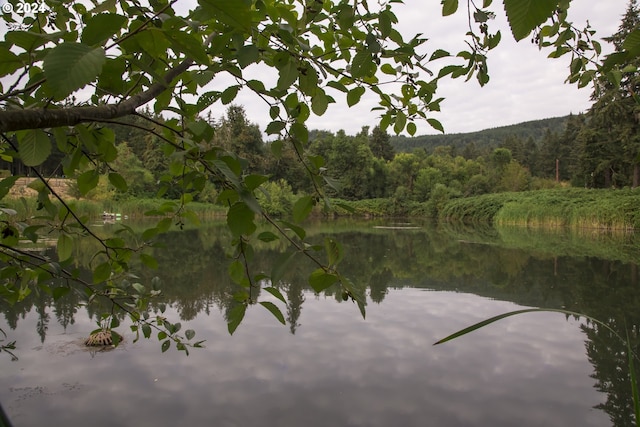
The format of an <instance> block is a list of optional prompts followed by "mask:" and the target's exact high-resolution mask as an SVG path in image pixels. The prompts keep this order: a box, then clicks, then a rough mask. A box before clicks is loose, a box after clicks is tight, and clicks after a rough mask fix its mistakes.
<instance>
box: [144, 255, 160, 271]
mask: <svg viewBox="0 0 640 427" xmlns="http://www.w3.org/2000/svg"><path fill="white" fill-rule="evenodd" d="M140 261H142V263H143V264H144V265H145V266H146V267H148V268H151V269H153V270H155V269H157V268H158V260H157V259H155V257H153V256H151V255H149V254H140Z"/></svg>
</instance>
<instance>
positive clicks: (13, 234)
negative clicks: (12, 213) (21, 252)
mask: <svg viewBox="0 0 640 427" xmlns="http://www.w3.org/2000/svg"><path fill="white" fill-rule="evenodd" d="M0 242H2V244H3V245H6V246H17V245H18V243H19V242H20V233H19V232H18V229H17V228H15V227H13V226H10V225H5V226H4V227H2V231H1V232H0Z"/></svg>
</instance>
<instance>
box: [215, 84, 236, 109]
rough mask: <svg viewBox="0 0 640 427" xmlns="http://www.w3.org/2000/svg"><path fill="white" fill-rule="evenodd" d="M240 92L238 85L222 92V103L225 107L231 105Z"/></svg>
mask: <svg viewBox="0 0 640 427" xmlns="http://www.w3.org/2000/svg"><path fill="white" fill-rule="evenodd" d="M238 90H240V86H238V85H234V86H229V87H228V88H226V89H225V90H224V91H222V95H220V101H222V103H223V104H224V105H227V104H229V103H230V102H231V101H233V100H234V99H235V98H236V96H237V95H238Z"/></svg>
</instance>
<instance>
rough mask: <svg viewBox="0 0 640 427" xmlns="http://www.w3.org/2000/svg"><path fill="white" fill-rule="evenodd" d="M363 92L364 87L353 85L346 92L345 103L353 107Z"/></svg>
mask: <svg viewBox="0 0 640 427" xmlns="http://www.w3.org/2000/svg"><path fill="white" fill-rule="evenodd" d="M364 93H365V88H364V87H362V86H358V87H355V88H353V89H351V90H350V91H349V93H347V105H348V106H349V107H353V106H354V105H356V104H357V103H358V102H360V98H362V95H364Z"/></svg>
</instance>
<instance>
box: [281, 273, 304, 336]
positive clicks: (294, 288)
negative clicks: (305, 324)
mask: <svg viewBox="0 0 640 427" xmlns="http://www.w3.org/2000/svg"><path fill="white" fill-rule="evenodd" d="M285 288H286V298H287V316H286V319H287V323H288V324H289V330H290V331H291V333H292V334H294V335H295V333H296V330H297V329H298V326H300V324H299V323H298V319H299V318H300V312H301V311H302V303H303V302H304V288H303V286H302V282H301V281H300V280H296V281H295V282H293V283H287V284H286V286H285Z"/></svg>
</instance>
